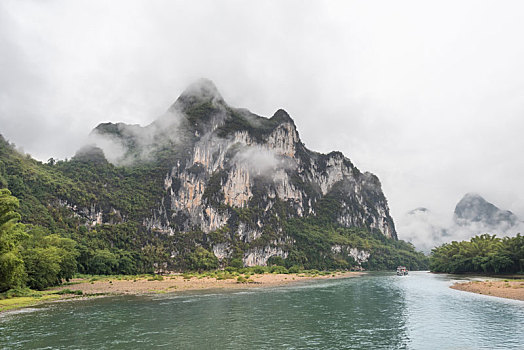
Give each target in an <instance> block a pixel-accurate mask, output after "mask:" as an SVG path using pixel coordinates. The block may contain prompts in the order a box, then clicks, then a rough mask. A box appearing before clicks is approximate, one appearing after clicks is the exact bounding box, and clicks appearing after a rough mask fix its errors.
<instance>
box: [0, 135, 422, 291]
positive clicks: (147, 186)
mask: <svg viewBox="0 0 524 350" xmlns="http://www.w3.org/2000/svg"><path fill="white" fill-rule="evenodd" d="M169 170H170V168H169V167H168V166H166V164H165V162H160V161H156V162H138V163H136V164H134V165H133V166H115V165H113V164H111V163H109V162H107V160H106V159H105V157H104V155H103V153H102V152H101V151H99V150H98V151H97V149H91V150H89V151H84V152H79V154H78V155H77V156H75V157H74V158H73V159H72V160H66V161H54V160H52V159H51V160H50V161H49V162H48V163H41V162H39V161H36V160H34V159H32V158H31V157H29V156H25V155H22V154H20V153H18V152H17V151H16V150H15V149H14V146H12V145H10V144H9V143H7V142H6V141H5V140H3V139H2V138H0V188H4V190H2V191H3V192H2V193H3V197H2V198H3V199H2V203H3V205H4V206H5V208H6V209H5V211H6V215H7V216H5V218H4V219H3V220H4V221H5V225H3V226H2V233H1V236H0V242H1V247H0V249H1V251H2V259H3V260H2V265H1V266H0V268H4V269H6V270H7V269H8V270H9V271H10V273H2V278H3V280H2V282H1V283H2V285H1V287H0V289H6V288H12V287H15V286H18V285H24V284H27V285H29V286H31V287H33V288H39V289H41V288H45V287H47V286H50V285H55V284H57V283H59V281H60V280H61V279H67V278H70V277H71V276H72V274H73V273H75V272H80V273H86V274H139V273H152V272H154V271H162V270H208V269H215V268H217V267H227V266H232V267H241V266H242V258H243V256H244V254H245V252H246V251H248V250H249V249H258V248H263V247H265V246H268V245H269V246H271V245H272V244H273V243H272V242H275V241H276V240H278V239H279V234H280V233H279V229H280V227H281V228H282V229H283V231H284V234H285V235H286V236H288V237H289V238H290V241H289V242H283V243H282V244H283V248H285V249H286V251H287V252H288V257H287V259H282V258H280V257H278V256H274V257H273V258H272V259H271V260H270V263H274V264H275V265H281V266H285V267H286V268H293V269H302V268H306V269H349V268H352V267H355V266H356V265H358V263H357V261H355V260H354V259H353V257H352V256H351V255H350V254H348V253H349V250H350V249H356V250H358V251H361V252H365V253H366V254H367V253H369V258H368V259H367V261H365V260H366V258H364V259H362V260H364V262H362V263H361V266H362V267H364V268H366V269H393V268H395V267H396V266H397V265H401V264H402V265H406V266H408V267H409V268H410V269H425V268H427V258H426V257H425V256H424V255H423V254H421V253H417V252H415V250H414V248H413V247H412V246H411V245H409V244H408V243H405V242H403V241H398V240H396V239H390V238H387V237H385V236H384V235H383V234H381V233H380V232H370V231H369V230H367V229H365V228H345V227H342V226H341V225H339V224H337V223H336V219H335V217H336V215H337V213H338V210H339V207H337V205H336V203H335V202H336V198H331V199H330V198H326V199H324V200H322V201H321V202H320V203H318V205H317V209H318V215H317V216H315V217H304V218H297V217H295V218H293V217H291V214H290V212H289V211H288V210H289V209H288V206H287V204H286V203H285V202H283V201H279V200H277V201H276V202H275V203H274V206H273V208H274V213H276V215H275V214H271V215H272V216H270V217H264V215H266V216H267V214H266V213H265V212H264V209H263V208H260V207H259V206H258V205H257V203H256V201H257V200H259V199H260V198H262V197H263V196H265V193H264V191H263V187H262V184H263V183H262V181H264V179H263V178H261V179H259V180H260V181H259V180H257V182H256V184H257V185H256V186H255V187H254V188H253V199H252V200H251V203H250V206H249V207H246V208H233V207H230V206H227V205H225V204H223V203H221V202H222V200H223V194H222V193H221V192H220V184H221V181H224V180H223V179H224V176H225V174H224V173H223V171H222V172H217V173H216V174H215V175H213V176H212V178H211V180H210V181H209V186H208V187H207V188H206V191H205V193H204V195H203V200H204V201H206V202H207V203H209V204H213V205H216V206H217V208H218V210H229V212H230V213H232V216H231V219H230V224H229V225H226V226H224V227H222V228H220V229H218V230H216V231H212V232H209V233H207V234H205V233H203V232H201V231H199V230H187V231H180V230H173V232H171V233H166V232H164V231H160V230H158V229H156V228H155V227H151V228H149V229H148V228H147V227H146V225H145V223H144V222H143V221H142V220H143V218H144V217H147V216H148V215H150V214H151V213H152V212H153V211H154V210H155V209H156V207H155V206H156V204H157V202H156V201H157V200H158V198H162V196H163V191H162V189H163V177H164V176H165V174H166V172H168V171H169ZM176 186H177V184H176V183H173V185H172V188H173V189H174V190H176ZM257 186H258V187H257ZM7 188H8V189H9V190H10V191H11V193H12V195H11V194H8V192H7ZM335 195H337V194H336V193H335ZM15 197H16V198H18V199H19V200H20V201H19V202H18V200H17V199H16V198H15ZM370 200H373V199H370ZM18 203H19V205H18ZM18 206H19V207H18ZM98 212H104V213H105V214H104V222H103V223H97V222H96V219H97V217H96V215H97V213H98ZM177 219H178V220H181V221H183V220H184V218H183V217H182V218H175V221H176V220H177ZM259 219H262V220H263V221H264V227H263V230H262V235H261V236H260V237H259V238H257V239H255V240H254V241H251V242H250V243H247V242H244V241H242V240H240V238H239V237H238V235H237V234H236V232H237V230H238V228H239V225H240V224H241V223H243V224H245V225H248V226H251V227H255V225H257V221H258V220H259ZM18 221H21V222H22V223H18ZM219 243H223V244H226V245H228V247H229V251H230V253H231V254H230V257H229V258H226V259H223V260H221V261H219V260H218V259H217V258H216V257H215V256H214V254H213V247H214V246H215V245H216V244H219ZM334 247H335V248H334ZM337 247H340V248H337Z"/></svg>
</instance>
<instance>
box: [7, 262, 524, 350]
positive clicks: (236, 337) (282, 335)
mask: <svg viewBox="0 0 524 350" xmlns="http://www.w3.org/2000/svg"><path fill="white" fill-rule="evenodd" d="M451 278H452V277H450V276H446V275H433V274H429V273H424V272H414V273H412V274H411V275H410V276H408V277H397V276H395V275H393V274H380V273H376V274H375V273H372V274H369V275H366V276H362V277H358V278H351V279H343V280H331V281H314V282H309V283H304V284H301V285H295V286H292V287H279V288H271V289H268V288H266V289H262V288H261V289H256V290H248V291H246V290H243V291H225V292H224V291H217V292H209V291H208V292H206V293H193V294H185V295H180V294H177V295H161V296H154V297H112V298H102V299H95V300H85V301H74V302H63V303H55V304H49V305H46V306H43V307H38V308H34V309H29V310H25V311H24V312H18V313H8V314H4V315H2V316H0V348H2V349H150V348H166V349H173V348H179V349H252V348H256V349H284V348H285V349H306V348H308V349H518V348H521V349H522V348H524V302H521V301H514V300H506V299H501V298H493V297H488V296H483V295H476V294H471V293H466V292H461V291H456V290H453V289H450V288H448V287H449V285H450V284H451V283H452V279H451Z"/></svg>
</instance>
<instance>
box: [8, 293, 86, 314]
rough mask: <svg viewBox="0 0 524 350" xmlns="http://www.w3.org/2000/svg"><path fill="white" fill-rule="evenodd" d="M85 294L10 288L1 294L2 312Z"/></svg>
mask: <svg viewBox="0 0 524 350" xmlns="http://www.w3.org/2000/svg"><path fill="white" fill-rule="evenodd" d="M80 296H89V295H84V293H83V292H82V291H78V290H71V289H62V290H45V291H38V290H32V289H29V288H24V289H16V290H9V291H7V292H5V293H1V294H0V312H3V311H8V310H13V309H19V308H23V307H28V306H34V305H37V304H41V303H44V302H50V301H54V300H59V299H72V298H78V297H80Z"/></svg>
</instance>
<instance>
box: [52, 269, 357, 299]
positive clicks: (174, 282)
mask: <svg viewBox="0 0 524 350" xmlns="http://www.w3.org/2000/svg"><path fill="white" fill-rule="evenodd" d="M361 274H362V273H361V272H342V273H336V274H334V275H327V276H320V275H319V276H306V275H302V274H270V273H267V274H259V275H253V276H251V277H250V280H251V281H252V282H251V283H238V281H237V280H236V279H224V280H218V279H216V278H214V277H192V278H184V276H182V275H174V276H164V280H162V281H151V280H148V279H147V278H139V279H134V280H117V279H111V278H110V277H108V279H104V280H101V281H92V282H90V281H89V280H79V279H75V280H73V281H72V282H74V283H78V284H73V285H68V286H61V287H57V288H56V290H62V289H71V290H81V291H82V292H83V293H84V294H112V295H126V294H127V295H129V294H131V295H138V294H151V293H172V292H179V291H191V290H205V289H242V288H259V287H273V286H282V285H287V284H291V283H296V282H300V281H307V280H318V279H337V278H347V277H355V276H359V275H361Z"/></svg>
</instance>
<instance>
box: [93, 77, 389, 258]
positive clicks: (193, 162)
mask: <svg viewBox="0 0 524 350" xmlns="http://www.w3.org/2000/svg"><path fill="white" fill-rule="evenodd" d="M170 118H171V120H170ZM119 128H120V129H119V130H121V129H122V126H121V125H120V127H119ZM110 129H111V128H110V127H108V125H107V124H104V126H103V128H101V129H100V128H97V129H95V133H96V134H97V135H98V136H101V137H103V138H104V137H105V138H107V137H108V136H110V137H111V138H113V139H114V138H115V137H117V136H118V135H115V134H114V133H112V134H110V133H109V132H108V131H107V130H110ZM124 129H125V128H124ZM144 130H147V131H148V133H147V135H151V130H153V133H156V134H157V135H158V136H157V137H153V138H151V137H150V136H148V137H149V138H148V139H147V140H148V141H147V145H146V146H143V144H144V143H143V140H142V138H141V135H140V132H138V131H137V130H136V126H133V132H132V133H126V134H125V135H126V139H125V140H123V139H122V138H120V139H119V140H120V141H119V145H123V147H124V148H126V147H127V148H126V149H125V154H126V157H129V155H133V154H141V155H142V154H144V152H143V150H140V151H138V150H137V149H136V147H137V146H136V145H139V146H140V147H142V148H143V147H147V148H148V149H149V150H150V152H151V154H155V152H156V151H157V150H158V149H160V148H161V147H163V146H165V145H166V143H164V144H162V142H160V141H159V140H170V142H169V143H167V145H169V147H172V148H173V152H177V153H176V154H177V156H176V159H177V160H176V162H175V163H174V164H172V165H171V166H170V169H169V170H168V171H167V172H166V173H165V174H164V176H165V178H164V187H163V193H164V195H163V197H162V198H158V204H157V206H156V208H153V210H152V212H151V215H150V216H149V217H145V218H144V219H143V223H144V225H145V226H146V227H148V229H151V230H153V229H155V230H157V231H161V232H164V233H165V234H173V233H174V232H181V231H182V232H183V231H195V230H199V231H202V233H203V234H204V235H206V237H208V238H206V239H208V240H209V242H210V245H211V247H212V251H213V252H214V254H215V255H216V256H217V257H218V258H219V259H226V258H229V257H230V256H231V254H232V244H231V242H232V241H235V240H236V241H240V242H243V244H244V247H245V249H244V252H243V254H244V255H243V261H244V264H245V265H247V266H250V265H265V264H266V263H267V260H268V259H269V257H271V256H279V257H282V258H285V257H286V256H287V254H288V252H287V248H288V247H289V246H290V245H292V244H293V240H292V239H291V238H290V237H288V236H287V235H286V232H285V231H284V230H283V226H282V221H283V220H285V219H288V218H293V217H308V216H315V215H318V213H319V212H320V211H322V207H321V206H320V201H321V200H323V199H324V200H329V201H330V202H331V203H335V207H336V208H335V210H334V212H333V215H334V217H333V219H334V220H336V221H337V222H338V223H339V224H341V225H344V226H347V227H365V228H368V229H370V230H377V231H380V232H381V233H382V234H384V235H386V236H387V237H390V238H394V239H396V232H395V227H394V223H393V220H392V218H391V216H390V215H389V208H388V204H387V201H386V198H385V196H384V194H383V193H382V190H381V185H380V182H379V180H378V178H377V177H376V176H374V175H372V174H370V173H361V172H360V171H359V170H358V169H357V168H356V167H355V166H354V165H353V164H352V163H351V161H350V160H349V159H348V158H346V157H344V155H343V154H342V153H340V152H332V153H329V154H327V155H326V154H319V153H316V152H312V151H310V150H308V149H307V148H306V147H305V146H304V144H303V143H302V142H301V140H300V137H299V134H298V131H297V128H296V126H295V123H294V122H293V120H292V119H291V118H290V116H289V115H288V114H287V113H286V112H285V111H283V110H278V111H277V112H276V113H275V114H274V115H273V117H271V118H269V119H268V118H263V117H259V116H257V115H254V114H252V113H250V112H248V111H246V110H243V109H235V108H232V107H230V106H228V105H227V104H226V103H225V102H224V100H223V99H222V97H221V96H220V94H219V93H218V91H217V90H216V88H215V87H214V85H213V84H212V83H211V82H209V81H201V82H199V83H197V84H195V85H194V86H192V87H191V88H189V89H188V90H187V91H186V92H184V94H182V95H181V96H180V97H179V99H178V100H177V102H175V104H174V105H173V106H172V107H171V108H170V109H169V111H168V113H166V115H165V116H163V117H162V118H161V120H160V121H157V122H155V123H153V124H152V125H150V126H148V127H145V128H144ZM109 134H110V135H109ZM118 137H120V136H118ZM162 145H163V146H162ZM133 147H135V149H133ZM164 150H165V147H164ZM121 159H123V158H121ZM217 230H218V231H220V232H221V234H222V237H226V239H218V240H214V238H213V237H215V235H213V233H214V232H217ZM337 249H338V248H337ZM344 249H346V248H344ZM348 249H349V248H348ZM348 254H353V255H355V256H356V257H355V259H356V260H361V261H363V260H364V259H365V258H364V257H363V256H361V253H359V252H352V251H351V252H350V251H349V250H348ZM359 254H360V255H359Z"/></svg>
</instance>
